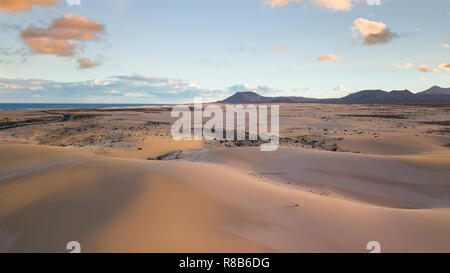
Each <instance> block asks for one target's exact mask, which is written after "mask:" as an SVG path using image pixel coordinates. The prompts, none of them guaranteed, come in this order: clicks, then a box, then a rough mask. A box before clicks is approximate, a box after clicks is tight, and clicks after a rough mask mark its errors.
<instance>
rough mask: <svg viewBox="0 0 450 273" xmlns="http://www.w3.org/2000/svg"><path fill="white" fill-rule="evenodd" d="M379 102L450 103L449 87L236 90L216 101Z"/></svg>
mask: <svg viewBox="0 0 450 273" xmlns="http://www.w3.org/2000/svg"><path fill="white" fill-rule="evenodd" d="M302 102H303V103H307V102H317V103H380V104H441V105H442V104H450V88H442V87H439V86H433V87H431V88H430V89H428V90H425V91H423V92H419V93H416V94H414V93H412V92H411V91H409V90H393V91H390V92H388V91H383V90H363V91H359V92H356V93H353V94H350V95H348V96H345V97H343V98H337V99H314V98H305V97H265V96H261V95H259V94H257V93H255V92H252V91H246V92H237V93H235V94H234V95H232V96H231V97H228V98H227V99H225V100H222V101H219V102H218V103H231V104H232V103H250V104H251V103H302Z"/></svg>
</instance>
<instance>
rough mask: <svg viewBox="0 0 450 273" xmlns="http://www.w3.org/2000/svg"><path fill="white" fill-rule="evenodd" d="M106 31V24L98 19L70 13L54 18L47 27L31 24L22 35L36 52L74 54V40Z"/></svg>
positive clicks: (58, 54) (87, 37) (93, 36)
mask: <svg viewBox="0 0 450 273" xmlns="http://www.w3.org/2000/svg"><path fill="white" fill-rule="evenodd" d="M104 32H105V26H104V25H102V24H100V23H99V22H98V21H92V20H90V19H88V18H86V17H80V16H76V15H73V14H70V13H68V14H65V15H64V16H63V17H61V18H57V19H55V20H53V22H52V24H51V25H50V26H48V27H47V28H38V27H34V26H32V25H31V26H29V27H28V28H27V29H25V30H24V31H22V33H21V37H22V39H23V40H24V41H25V43H26V44H27V45H28V46H29V47H30V49H31V50H32V51H33V52H35V53H39V54H51V55H56V56H73V55H75V53H76V49H77V46H76V44H75V43H74V41H78V42H80V43H83V42H86V41H90V40H94V39H97V38H98V37H99V35H102V34H103V33H104Z"/></svg>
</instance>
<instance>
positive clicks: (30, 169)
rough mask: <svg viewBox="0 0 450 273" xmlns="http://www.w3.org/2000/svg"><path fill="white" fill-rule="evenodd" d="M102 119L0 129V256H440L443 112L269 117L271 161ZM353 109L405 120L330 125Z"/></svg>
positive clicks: (290, 110) (446, 199) (317, 110)
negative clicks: (77, 248)
mask: <svg viewBox="0 0 450 273" xmlns="http://www.w3.org/2000/svg"><path fill="white" fill-rule="evenodd" d="M358 108H359V109H358ZM143 109H144V110H143ZM108 110H110V109H103V110H101V111H98V112H96V111H93V110H92V111H89V112H88V113H84V112H82V111H85V110H78V109H74V110H73V111H72V112H70V114H71V115H72V117H73V115H74V113H77V114H80V113H82V114H95V115H99V114H102V115H101V116H90V117H87V118H86V117H84V118H79V119H75V120H74V119H69V120H68V121H64V122H61V121H58V120H54V121H49V122H41V123H40V124H28V125H24V126H20V127H16V128H10V129H4V130H0V139H1V140H2V143H3V144H1V145H0V252H68V250H66V244H67V243H68V242H69V241H78V242H80V244H81V250H82V252H368V250H367V249H366V245H367V243H368V242H369V241H379V242H380V244H381V249H382V251H383V252H449V251H450V232H449V231H450V182H449V181H450V179H449V178H450V152H449V148H448V147H446V146H444V145H445V144H447V143H449V142H450V137H449V135H448V133H447V132H446V131H445V130H444V129H443V128H445V126H442V125H440V124H435V123H436V122H437V121H445V120H448V116H449V114H448V109H443V108H432V107H428V108H427V107H414V106H408V107H406V106H405V107H404V109H398V107H391V108H387V107H385V106H367V105H360V106H357V107H355V106H345V105H331V106H330V105H328V106H325V105H317V104H307V105H282V111H281V117H280V121H281V126H282V130H281V136H282V138H284V139H285V142H284V143H283V144H282V146H281V147H280V149H279V150H278V151H276V152H260V151H259V148H258V147H245V145H244V147H236V146H235V145H234V144H233V143H229V144H230V145H229V146H226V147H225V146H224V145H223V144H221V143H217V142H199V141H182V142H175V141H173V140H172V139H171V138H170V135H169V134H168V129H170V121H171V119H170V116H169V114H170V112H168V111H166V110H164V109H163V110H161V111H159V110H158V108H149V109H146V108H139V109H137V110H135V109H126V111H108ZM58 111H59V110H58ZM61 111H62V110H61ZM65 111H67V110H65ZM69 111H70V110H69ZM145 111H147V112H145ZM354 111H357V112H358V113H367V114H368V115H369V114H370V115H373V114H374V113H376V114H378V113H380V112H381V113H386V112H389V113H391V114H393V115H394V114H395V113H396V111H398V112H402V113H411V116H408V117H407V118H406V119H402V120H401V121H399V120H398V119H380V118H373V117H356V118H355V117H348V116H340V115H349V114H352V113H353V112H354ZM58 113H59V112H58ZM417 113H421V114H420V116H417V115H418V114H417ZM1 114H2V115H5V116H6V115H8V116H9V117H10V119H14V118H15V119H16V120H17V121H20V119H21V118H23V117H24V116H26V115H34V116H39V115H47V113H45V114H44V113H42V112H39V111H4V112H1ZM327 119H328V120H327ZM369 119H370V120H369ZM149 121H152V123H150V124H147V123H148V122H149ZM156 121H157V122H158V123H155V122H156ZM425 122H434V123H433V124H427V123H425ZM399 123H401V125H402V126H399ZM131 127H133V129H130V128H131ZM405 127H407V128H405ZM38 128H39V129H38ZM116 128H117V129H116ZM79 129H80V130H79ZM84 129H86V130H84ZM324 129H326V130H324ZM360 132H362V133H360ZM375 135H377V136H378V137H374V136H375ZM416 135H417V136H416ZM299 136H303V137H304V138H305V139H308V140H317V142H316V143H315V144H312V145H310V144H308V142H307V141H304V142H297V143H296V142H295V141H294V139H295V138H296V137H299ZM342 138H343V139H342ZM93 139H95V140H93ZM118 140H120V141H118ZM330 143H337V146H338V147H339V150H338V151H335V152H333V151H328V150H327V147H328V146H327V145H328V144H330ZM174 150H181V151H183V158H182V159H181V160H170V161H157V160H147V158H148V157H154V156H158V155H164V154H166V153H168V152H170V151H174Z"/></svg>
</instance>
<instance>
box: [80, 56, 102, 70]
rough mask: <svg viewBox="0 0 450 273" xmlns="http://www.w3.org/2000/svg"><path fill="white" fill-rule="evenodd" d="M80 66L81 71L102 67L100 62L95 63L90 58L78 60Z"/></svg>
mask: <svg viewBox="0 0 450 273" xmlns="http://www.w3.org/2000/svg"><path fill="white" fill-rule="evenodd" d="M77 61H78V65H79V67H78V68H80V69H87V68H92V67H96V66H99V65H100V62H93V61H91V59H89V58H79V59H78V60H77Z"/></svg>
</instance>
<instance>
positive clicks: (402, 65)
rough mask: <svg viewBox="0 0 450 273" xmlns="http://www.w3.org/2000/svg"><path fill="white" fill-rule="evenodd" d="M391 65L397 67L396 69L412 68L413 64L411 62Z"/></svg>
mask: <svg viewBox="0 0 450 273" xmlns="http://www.w3.org/2000/svg"><path fill="white" fill-rule="evenodd" d="M392 67H394V68H397V69H409V68H413V67H414V65H413V64H412V63H405V64H393V65H392Z"/></svg>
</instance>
